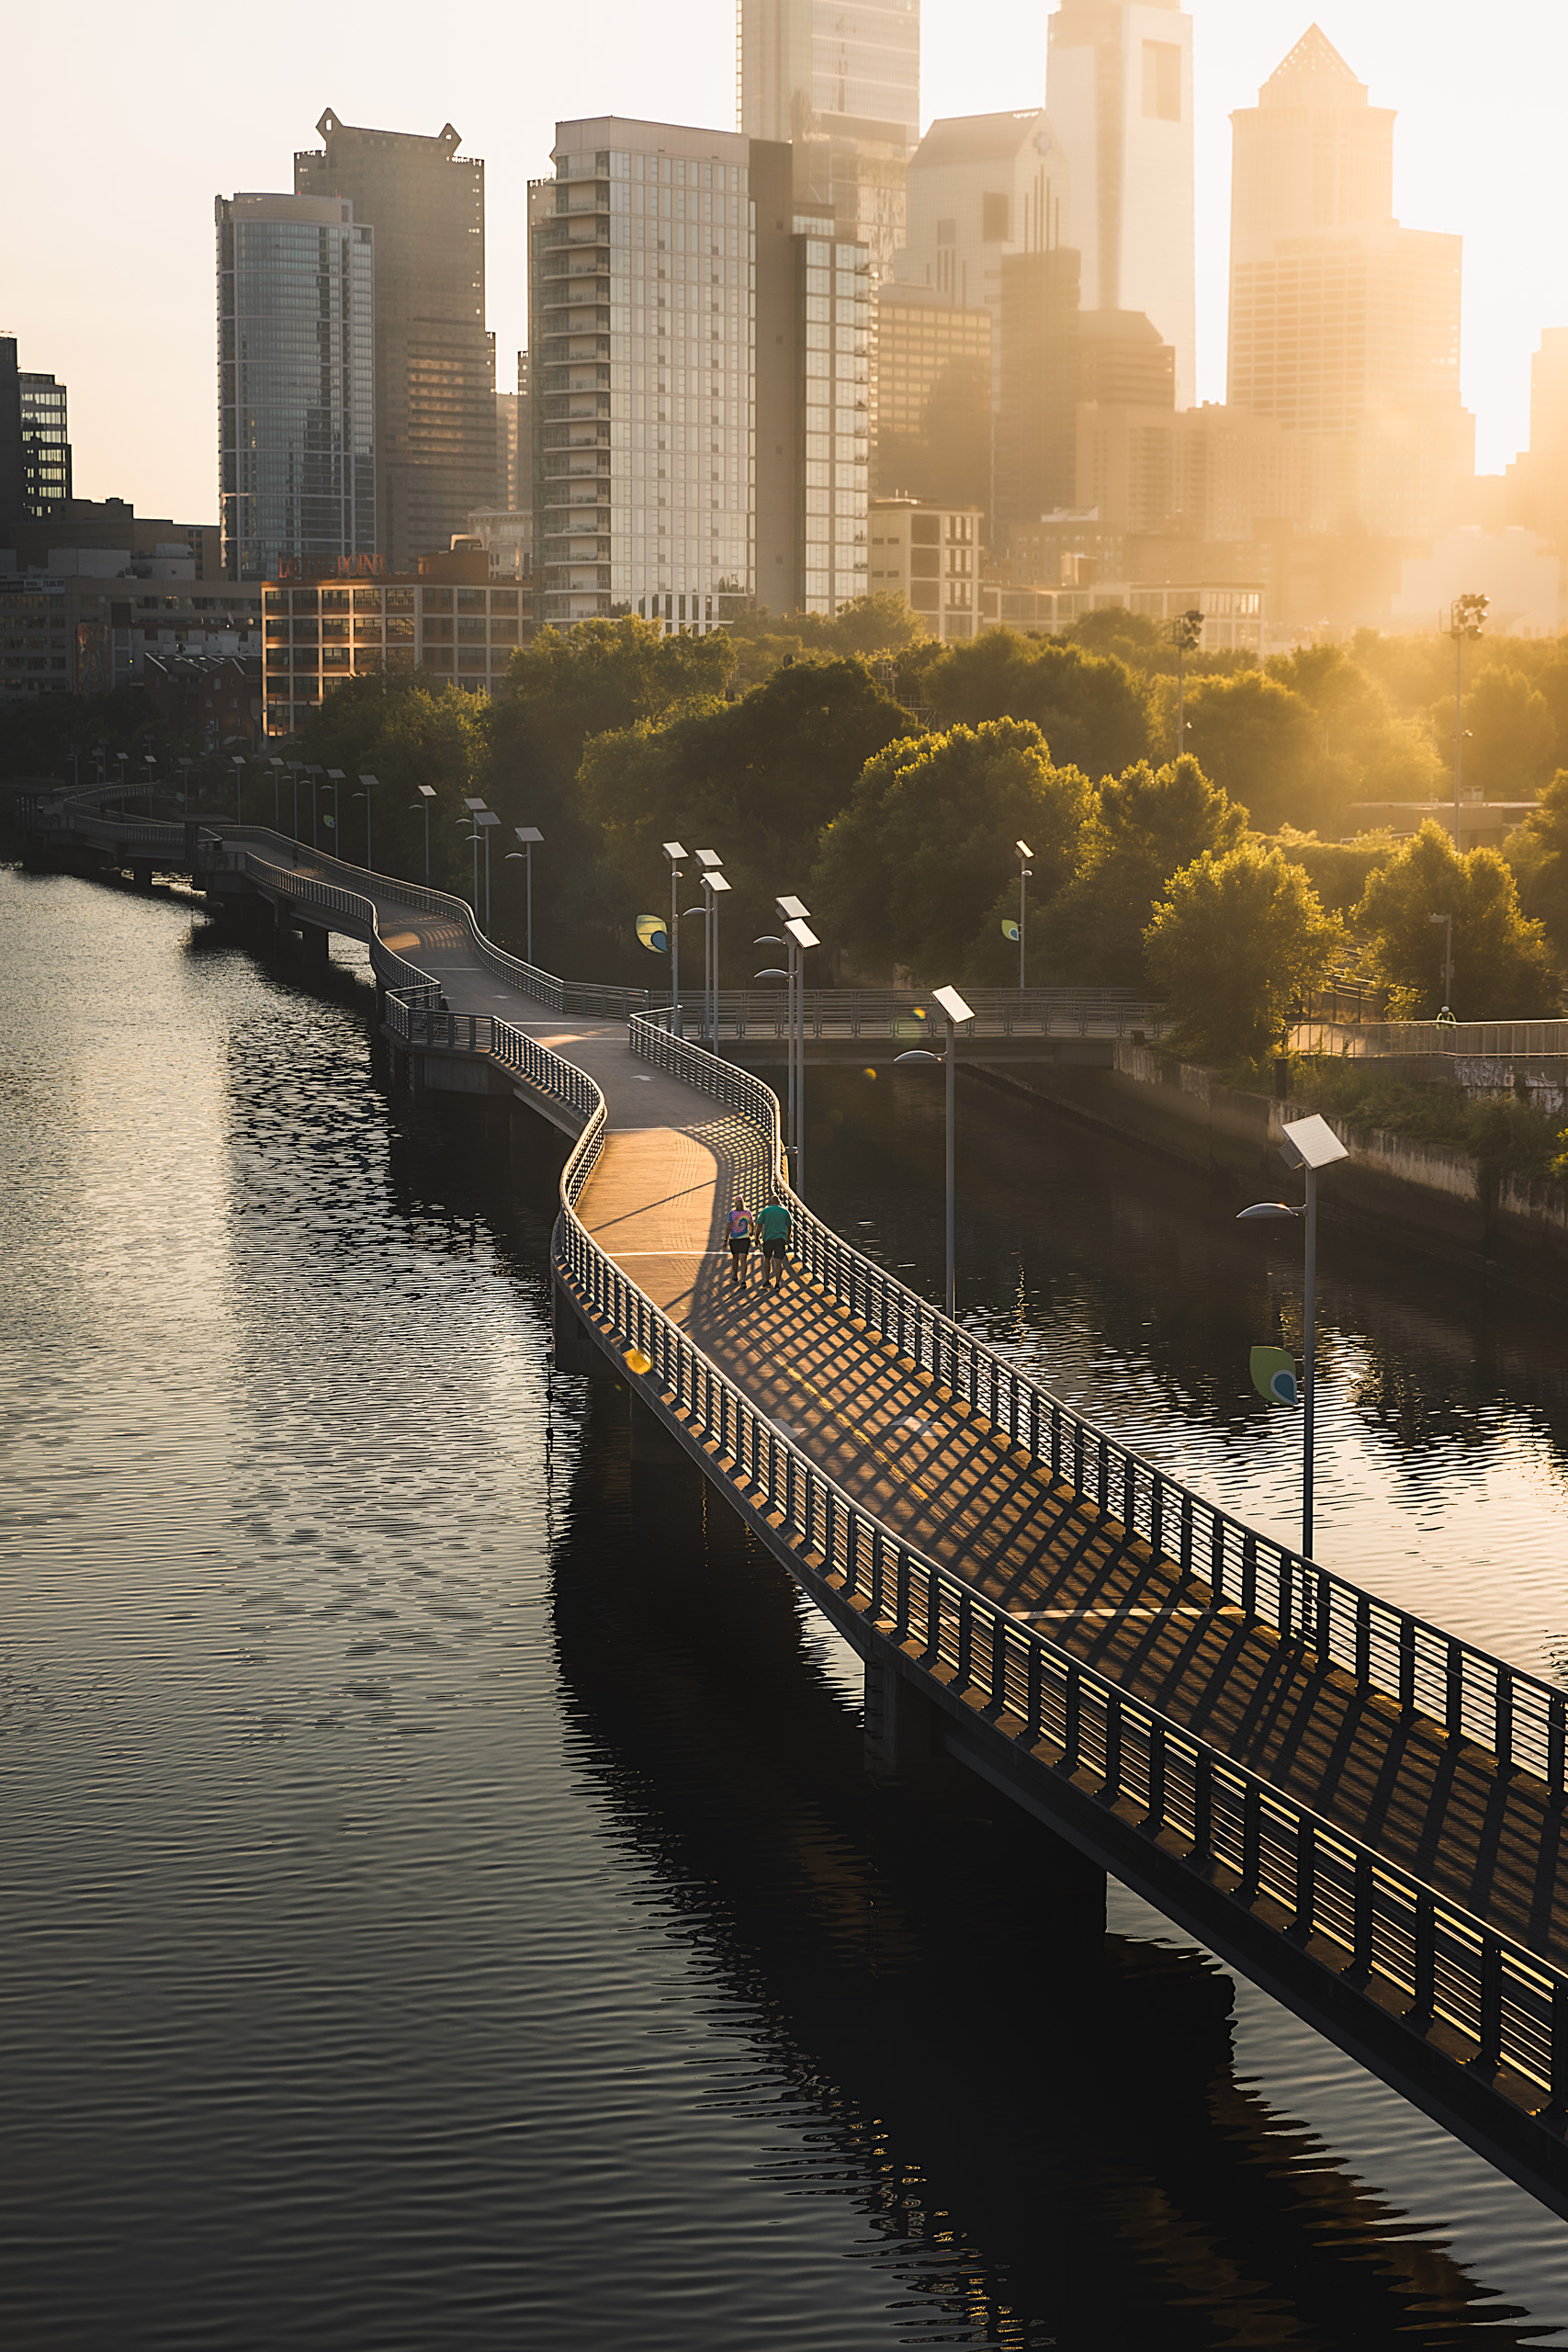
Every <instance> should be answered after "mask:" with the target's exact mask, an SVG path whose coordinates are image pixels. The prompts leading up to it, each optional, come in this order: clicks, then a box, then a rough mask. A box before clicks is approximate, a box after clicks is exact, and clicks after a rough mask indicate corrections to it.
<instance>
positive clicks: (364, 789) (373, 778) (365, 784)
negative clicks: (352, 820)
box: [354, 775, 381, 874]
mask: <svg viewBox="0 0 1568 2352" xmlns="http://www.w3.org/2000/svg"><path fill="white" fill-rule="evenodd" d="M380 781H381V779H380V777H379V776H378V775H362V776H361V777H360V779H359V783H360V790H359V791H358V792H356V793H355V796H354V797H355V799H356V800H363V801H364V803H365V871H366V872H367V874H369V873H371V872H373V871H374V860H373V859H372V857H371V854H370V795H371V793H372V791H373V790H374V789H375V787H376V786H377V785H378V784H379V783H380Z"/></svg>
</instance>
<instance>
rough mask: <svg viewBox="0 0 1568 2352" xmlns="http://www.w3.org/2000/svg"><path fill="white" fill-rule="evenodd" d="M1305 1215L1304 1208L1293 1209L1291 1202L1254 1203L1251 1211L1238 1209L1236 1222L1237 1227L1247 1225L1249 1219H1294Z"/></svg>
mask: <svg viewBox="0 0 1568 2352" xmlns="http://www.w3.org/2000/svg"><path fill="white" fill-rule="evenodd" d="M1305 1215H1306V1210H1305V1208H1304V1207H1303V1208H1292V1205H1291V1204H1290V1202H1289V1201H1254V1203H1253V1204H1252V1206H1251V1207H1250V1208H1249V1209H1238V1210H1237V1211H1236V1216H1235V1221H1236V1223H1237V1225H1245V1224H1246V1223H1247V1219H1248V1218H1249V1217H1258V1216H1273V1217H1280V1216H1284V1217H1292V1216H1305Z"/></svg>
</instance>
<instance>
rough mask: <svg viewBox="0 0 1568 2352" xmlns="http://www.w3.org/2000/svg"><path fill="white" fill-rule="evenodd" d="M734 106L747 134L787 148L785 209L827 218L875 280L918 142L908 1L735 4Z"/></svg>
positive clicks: (911, 2)
mask: <svg viewBox="0 0 1568 2352" xmlns="http://www.w3.org/2000/svg"><path fill="white" fill-rule="evenodd" d="M738 100H739V107H738V119H739V127H740V130H742V131H743V132H744V133H745V135H746V136H747V137H748V138H750V139H764V140H768V141H775V142H785V141H787V142H789V144H790V145H791V146H792V148H793V150H794V172H795V205H796V209H798V210H800V211H802V212H810V213H812V214H814V215H817V216H818V217H819V216H820V215H821V214H822V213H823V212H829V213H830V214H831V215H832V219H833V223H834V230H833V233H834V239H835V242H837V243H851V244H863V245H864V246H865V247H866V248H867V252H868V254H869V257H870V270H871V277H872V280H873V284H874V286H875V285H879V284H880V283H881V281H882V280H883V278H885V277H886V276H887V275H888V274H889V272H890V270H891V268H892V265H893V255H894V254H895V252H896V250H897V247H898V246H899V245H901V244H902V243H903V242H904V173H905V166H906V164H908V159H909V156H910V154H911V153H913V151H914V148H915V145H916V142H917V141H918V140H919V135H920V9H919V0H739V92H738Z"/></svg>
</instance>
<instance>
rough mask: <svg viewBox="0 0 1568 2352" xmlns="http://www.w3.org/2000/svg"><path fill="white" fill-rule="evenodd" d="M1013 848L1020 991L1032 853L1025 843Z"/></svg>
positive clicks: (1031, 871) (1026, 929)
mask: <svg viewBox="0 0 1568 2352" xmlns="http://www.w3.org/2000/svg"><path fill="white" fill-rule="evenodd" d="M1013 847H1014V849H1015V850H1017V852H1018V985H1019V987H1020V989H1021V988H1022V987H1023V984H1024V983H1023V975H1024V971H1025V968H1026V960H1025V959H1026V956H1027V954H1028V939H1029V895H1028V889H1027V887H1026V886H1027V884H1028V881H1029V877H1030V876H1031V875H1032V873H1033V871H1034V868H1033V867H1032V865H1030V863H1029V861H1030V859H1031V858H1032V856H1033V854H1034V852H1033V851H1032V849H1031V848H1030V846H1029V843H1028V842H1014V843H1013Z"/></svg>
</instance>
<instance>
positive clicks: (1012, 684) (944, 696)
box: [901, 628, 1149, 776]
mask: <svg viewBox="0 0 1568 2352" xmlns="http://www.w3.org/2000/svg"><path fill="white" fill-rule="evenodd" d="M901 690H902V689H901ZM919 691H920V695H921V696H922V698H923V699H924V700H925V701H927V702H929V703H930V705H931V709H932V713H933V716H934V718H935V720H936V723H937V725H938V726H939V727H952V726H954V725H963V726H965V727H979V726H981V725H982V724H983V723H984V722H985V721H986V720H987V719H990V718H1018V719H1029V720H1032V723H1033V724H1034V725H1035V726H1036V727H1037V728H1039V729H1040V731H1041V733H1042V734H1043V736H1044V738H1045V741H1046V742H1047V743H1048V744H1049V745H1050V749H1051V757H1052V758H1053V759H1054V760H1055V761H1056V762H1058V763H1060V764H1062V765H1065V766H1073V767H1077V768H1081V769H1083V771H1084V772H1085V774H1086V775H1093V776H1100V775H1116V774H1118V773H1119V772H1120V770H1122V768H1124V767H1128V766H1130V765H1131V764H1132V763H1133V762H1134V760H1141V759H1144V758H1145V757H1146V756H1147V753H1148V751H1149V714H1148V705H1147V699H1146V696H1145V692H1144V689H1143V687H1142V686H1141V685H1140V684H1139V683H1138V681H1137V680H1136V679H1135V678H1134V676H1133V673H1132V672H1131V671H1130V670H1129V669H1128V668H1127V667H1126V665H1125V663H1124V662H1118V661H1115V660H1113V659H1108V658H1105V657H1102V656H1100V655H1097V654H1090V653H1084V652H1081V651H1080V650H1079V649H1078V648H1077V646H1076V645H1063V644H1061V643H1059V642H1058V641H1057V640H1056V639H1054V638H1048V637H1021V636H1019V634H1018V632H1017V631H1016V630H1015V629H1010V628H997V629H987V632H986V634H985V635H984V636H983V637H976V638H969V639H962V640H960V641H958V642H956V643H954V644H952V645H944V646H939V647H936V648H935V649H934V650H933V651H932V653H931V656H930V657H929V658H928V659H927V660H926V661H924V662H922V663H921V664H920V665H919Z"/></svg>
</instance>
